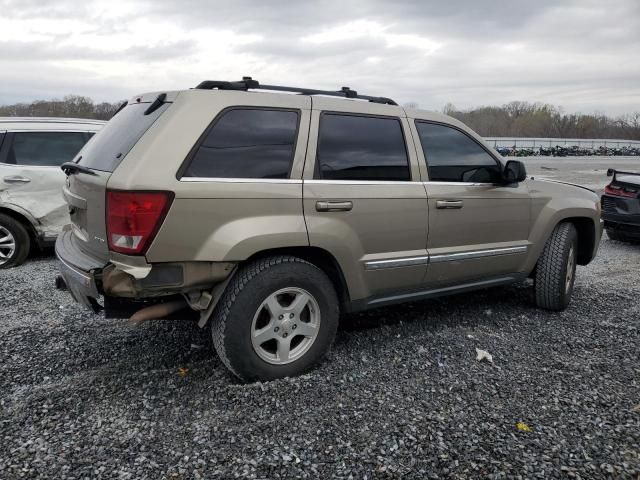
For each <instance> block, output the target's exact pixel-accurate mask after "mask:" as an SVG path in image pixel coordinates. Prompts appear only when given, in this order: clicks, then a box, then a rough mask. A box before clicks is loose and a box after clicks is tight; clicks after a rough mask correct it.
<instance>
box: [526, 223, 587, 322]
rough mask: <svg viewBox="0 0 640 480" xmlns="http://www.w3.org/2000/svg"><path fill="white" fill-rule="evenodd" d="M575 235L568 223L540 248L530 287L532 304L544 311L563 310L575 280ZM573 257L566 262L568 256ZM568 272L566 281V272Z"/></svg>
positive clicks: (559, 226)
mask: <svg viewBox="0 0 640 480" xmlns="http://www.w3.org/2000/svg"><path fill="white" fill-rule="evenodd" d="M577 254H578V233H577V232H576V228H575V227H574V226H573V224H571V223H561V224H559V225H558V226H556V228H555V229H554V230H553V232H552V233H551V236H550V237H549V239H548V240H547V243H545V245H544V250H543V251H542V254H541V255H540V258H539V259H538V263H537V265H536V276H535V280H534V288H535V293H536V305H537V306H538V307H540V308H544V309H545V310H552V311H561V310H564V309H565V308H567V305H569V302H570V300H571V294H572V293H573V286H574V283H575V279H576V258H577ZM570 256H573V260H572V261H571V262H570V261H569V257H570ZM569 269H570V270H571V276H570V278H569V277H568V276H567V272H568V271H569Z"/></svg>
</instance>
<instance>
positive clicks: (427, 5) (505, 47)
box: [0, 0, 640, 115]
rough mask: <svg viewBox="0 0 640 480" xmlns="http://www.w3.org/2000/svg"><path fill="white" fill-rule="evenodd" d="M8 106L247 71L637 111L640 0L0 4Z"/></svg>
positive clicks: (414, 94) (569, 107)
mask: <svg viewBox="0 0 640 480" xmlns="http://www.w3.org/2000/svg"><path fill="white" fill-rule="evenodd" d="M0 12H1V14H0V32H2V35H1V37H0V86H1V88H0V104H7V103H14V102H16V101H31V100H34V99H49V98H53V97H62V96H64V95H66V94H70V93H74V94H80V95H86V96H89V97H92V98H93V99H94V100H97V101H117V100H120V99H123V98H128V97H130V96H132V95H135V94H137V93H141V92H144V91H153V90H164V89H182V88H188V87H192V86H195V85H196V84H197V83H199V82H200V81H201V80H204V79H211V80H234V79H239V78H240V77H241V76H243V75H250V76H253V77H254V78H256V79H258V80H260V81H261V82H263V83H271V84H284V85H295V86H305V87H311V88H313V87H315V88H328V89H329V88H331V89H333V88H339V87H341V86H343V85H347V86H350V87H352V88H354V89H356V90H358V91H359V92H360V93H364V94H370V95H382V96H388V97H391V98H394V99H395V100H396V101H398V102H399V103H406V102H416V103H418V104H419V105H420V107H421V108H425V109H430V110H440V109H442V107H443V106H444V104H445V103H447V102H452V103H453V104H454V105H455V106H456V107H458V108H470V107H474V106H479V105H496V104H497V105H501V104H503V103H506V102H509V101H511V100H526V101H531V102H534V101H540V102H548V103H553V104H556V105H561V106H563V107H564V109H565V111H568V112H583V113H590V112H595V111H598V112H603V113H608V114H612V115H618V114H622V113H629V112H632V111H640V0H597V1H595V0H594V1H591V0H576V1H562V0H557V1H549V0H525V1H520V0H504V1H503V0H499V1H498V0H496V1H490V0H486V1H482V0H468V1H456V0H434V1H426V0H393V1H392V0H389V1H382V0H335V1H333V0H330V1H317V2H311V1H310V2H304V1H303V0H297V1H292V0H289V1H274V0H226V1H214V0H149V1H146V0H132V1H121V0H103V1H95V2H94V1H91V0H82V1H75V0H55V1H47V0H0Z"/></svg>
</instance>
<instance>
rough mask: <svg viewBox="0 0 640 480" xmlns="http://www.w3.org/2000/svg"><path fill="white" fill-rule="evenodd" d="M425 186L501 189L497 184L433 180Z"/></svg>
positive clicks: (426, 182) (428, 181)
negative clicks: (491, 187)
mask: <svg viewBox="0 0 640 480" xmlns="http://www.w3.org/2000/svg"><path fill="white" fill-rule="evenodd" d="M422 183H423V184H425V185H447V186H456V187H457V186H463V187H488V186H494V187H499V186H500V185H499V184H497V183H490V182H488V183H481V182H436V181H433V180H427V181H425V182H422Z"/></svg>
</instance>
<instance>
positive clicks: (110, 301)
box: [55, 229, 236, 318]
mask: <svg viewBox="0 0 640 480" xmlns="http://www.w3.org/2000/svg"><path fill="white" fill-rule="evenodd" d="M73 235H74V234H73V231H72V230H70V229H65V230H64V231H63V232H62V234H61V235H60V236H59V237H58V239H57V241H56V247H55V251H56V257H57V258H58V263H59V270H60V274H61V276H62V279H63V280H64V283H65V285H66V287H67V290H68V291H69V292H70V293H71V296H72V297H73V299H74V300H75V301H76V302H78V303H80V304H82V305H85V306H87V307H89V308H91V309H92V310H93V311H94V312H95V311H98V310H101V309H102V308H103V307H102V306H100V304H99V303H98V300H99V299H100V298H101V297H103V298H104V302H103V305H104V311H105V316H106V317H107V318H126V317H129V316H131V315H132V313H134V312H136V311H138V310H140V309H141V308H146V307H148V306H151V305H155V304H163V303H167V302H175V301H176V299H180V298H183V299H185V306H186V305H187V304H188V305H189V306H190V307H191V308H192V309H193V310H196V311H207V310H208V309H209V307H210V306H211V298H212V296H211V294H210V293H209V292H211V290H212V289H213V288H214V287H215V286H216V285H220V284H223V283H224V282H225V281H226V280H227V278H229V276H230V275H231V273H232V272H233V270H234V268H235V266H236V263H235V262H182V263H159V264H147V263H146V261H145V260H144V257H135V258H127V257H126V256H123V255H118V254H115V255H114V258H110V259H109V261H107V262H104V261H100V260H98V259H95V258H93V257H90V256H87V255H86V254H85V253H83V252H82V251H81V250H80V248H79V247H78V246H77V244H76V242H75V241H74V238H73Z"/></svg>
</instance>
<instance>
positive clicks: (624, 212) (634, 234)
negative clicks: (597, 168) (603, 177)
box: [602, 168, 640, 242]
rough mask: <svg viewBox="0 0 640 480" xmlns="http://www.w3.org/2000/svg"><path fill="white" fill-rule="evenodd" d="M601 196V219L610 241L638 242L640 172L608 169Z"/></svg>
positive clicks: (639, 229)
mask: <svg viewBox="0 0 640 480" xmlns="http://www.w3.org/2000/svg"><path fill="white" fill-rule="evenodd" d="M607 176H608V177H612V179H611V182H610V183H609V185H607V186H606V187H605V188H604V194H603V195H602V219H603V220H604V228H605V229H606V230H607V235H608V236H609V238H610V239H611V240H619V241H621V242H640V172H623V171H620V170H615V169H613V168H610V169H609V170H607Z"/></svg>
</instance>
